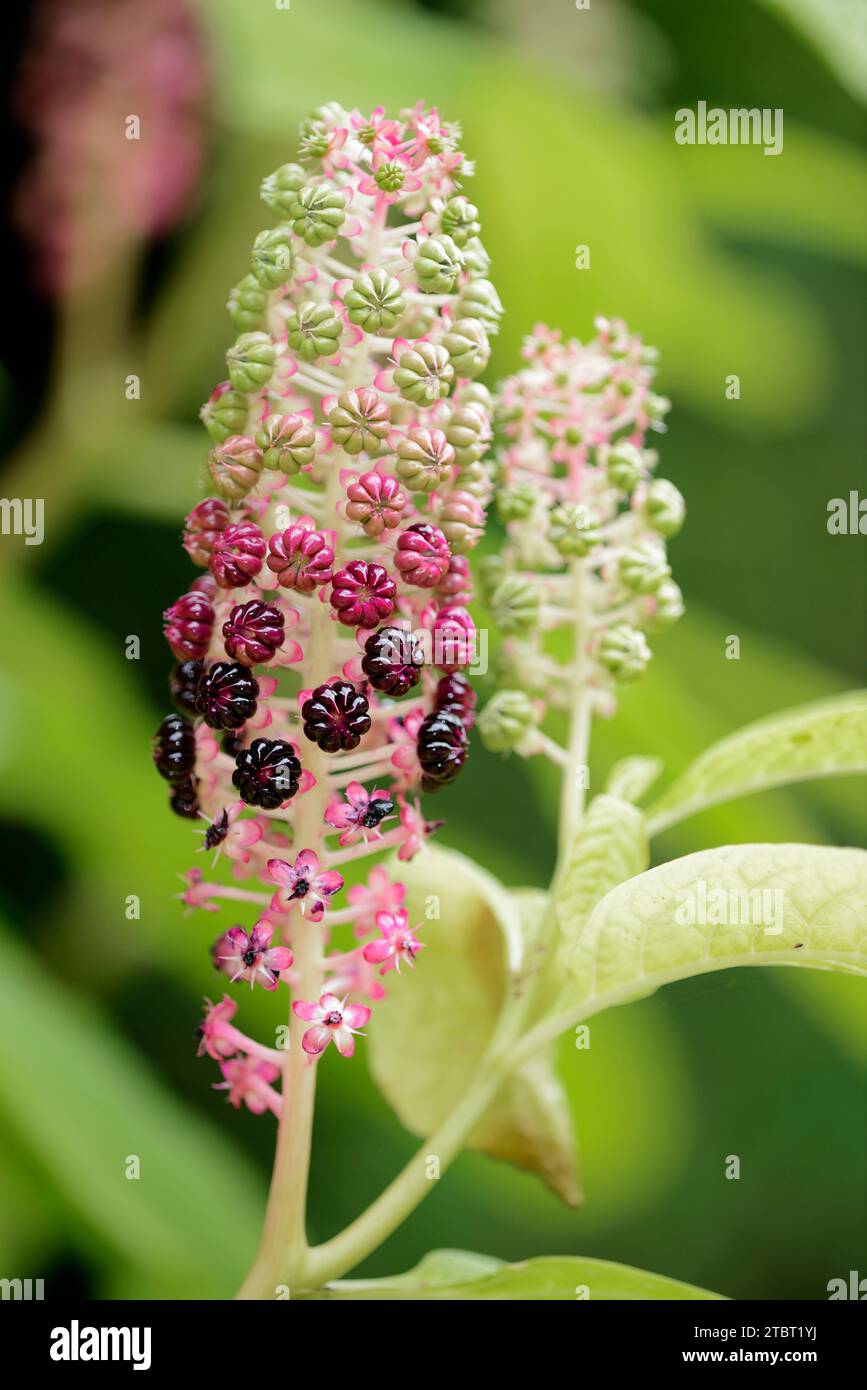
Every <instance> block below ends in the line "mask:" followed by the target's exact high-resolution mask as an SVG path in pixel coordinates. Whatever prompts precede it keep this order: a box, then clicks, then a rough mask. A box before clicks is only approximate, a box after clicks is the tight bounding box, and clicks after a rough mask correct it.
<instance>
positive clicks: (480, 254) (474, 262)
mask: <svg viewBox="0 0 867 1390" xmlns="http://www.w3.org/2000/svg"><path fill="white" fill-rule="evenodd" d="M463 250H464V266H465V268H466V269H467V270H468V271H469V273H470V274H471V275H475V276H478V277H480V278H481V277H483V276H486V275H487V273H488V271H489V270H490V268H491V258H490V256H489V255H488V253H487V251H486V250H485V248H484V246H483V245H482V243H481V242H480V241H479V238H478V237H477V236H474V237H470V240H469V241H468V242H467V244H466V246H465V247H464V248H463Z"/></svg>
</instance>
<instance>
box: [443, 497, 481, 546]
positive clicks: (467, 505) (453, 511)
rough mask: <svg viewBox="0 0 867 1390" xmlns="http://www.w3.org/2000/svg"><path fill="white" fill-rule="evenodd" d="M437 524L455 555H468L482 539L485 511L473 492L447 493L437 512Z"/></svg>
mask: <svg viewBox="0 0 867 1390" xmlns="http://www.w3.org/2000/svg"><path fill="white" fill-rule="evenodd" d="M437 524H438V526H439V528H440V530H441V531H442V533H443V535H444V536H445V538H446V540H447V541H448V543H449V545H450V547H451V550H452V554H453V555H466V554H467V552H468V551H470V550H473V549H474V548H475V547H476V546H477V545H478V543H479V541H480V540H481V539H482V535H483V533H484V529H485V509H484V507H483V506H482V504H481V503H480V502H479V500H478V498H477V497H474V496H473V495H472V493H471V492H463V491H461V490H460V489H456V490H455V491H452V492H447V493H446V494H445V496H444V498H443V500H442V502H441V503H440V506H439V509H438V511H437Z"/></svg>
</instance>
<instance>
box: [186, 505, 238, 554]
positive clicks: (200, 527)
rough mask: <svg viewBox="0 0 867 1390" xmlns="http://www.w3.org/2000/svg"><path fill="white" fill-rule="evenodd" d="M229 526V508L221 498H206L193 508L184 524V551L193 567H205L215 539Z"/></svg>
mask: <svg viewBox="0 0 867 1390" xmlns="http://www.w3.org/2000/svg"><path fill="white" fill-rule="evenodd" d="M228 524H229V508H228V507H227V506H226V504H225V502H224V501H223V499H222V498H221V497H206V498H205V499H204V501H203V502H199V504H198V506H195V507H193V510H192V511H191V512H190V514H189V516H188V517H187V519H186V522H185V523H184V550H185V551H186V552H187V554H188V555H189V557H190V559H191V560H192V562H193V564H194V565H202V566H205V565H207V563H208V561H209V560H210V558H211V552H212V551H213V549H214V545H215V543H216V540H217V537H218V536H219V535H220V532H221V531H225V529H226V527H227V526H228Z"/></svg>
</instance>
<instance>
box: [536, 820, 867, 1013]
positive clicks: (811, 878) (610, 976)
mask: <svg viewBox="0 0 867 1390" xmlns="http://www.w3.org/2000/svg"><path fill="white" fill-rule="evenodd" d="M567 965H568V969H569V971H570V973H571V975H572V977H573V980H574V981H575V983H576V985H577V995H575V994H574V993H573V995H572V1002H574V1003H575V1005H576V1011H579V1012H580V1014H581V1015H582V1016H587V1015H589V1014H590V1013H597V1012H599V1011H600V1010H601V1009H604V1008H608V1007H610V1006H611V1005H613V1004H622V1003H625V1002H626V1001H627V1000H629V999H633V998H635V997H636V996H638V995H644V994H647V993H651V992H652V991H653V990H655V989H658V988H659V986H660V985H664V984H668V983H669V982H671V981H673V980H681V979H686V978H687V977H688V976H691V975H700V974H704V973H706V972H708V971H712V970H724V969H727V968H729V967H731V966H736V965H797V966H813V967H815V968H818V969H827V970H845V971H849V972H852V973H856V974H860V975H865V974H867V851H864V850H856V849H828V848H825V847H817V846H814V845H728V846H726V847H725V848H723V849H714V850H704V851H702V852H701V853H699V854H689V855H687V856H686V857H685V858H683V859H675V860H673V861H672V862H671V863H670V864H663V865H661V866H660V867H659V868H656V869H650V870H648V872H647V873H644V874H639V875H638V877H637V878H634V879H631V880H630V881H629V882H627V883H624V884H621V886H620V887H619V888H615V889H614V891H613V892H611V893H609V894H608V895H607V897H605V898H604V899H603V900H602V902H601V903H600V904H599V905H598V907H597V908H596V909H595V910H594V912H593V913H592V915H591V917H590V920H589V922H588V923H587V925H586V927H585V929H584V931H583V932H582V933H581V935H580V937H579V938H578V939H577V941H576V942H575V943H574V945H573V947H572V949H571V951H570V952H569V954H568V960H567ZM568 1022H569V1020H568V1019H566V1020H565V1021H564V1027H565V1026H568Z"/></svg>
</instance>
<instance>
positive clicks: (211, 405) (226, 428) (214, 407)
mask: <svg viewBox="0 0 867 1390" xmlns="http://www.w3.org/2000/svg"><path fill="white" fill-rule="evenodd" d="M227 384H228V383H227ZM218 390H219V388H218ZM199 419H200V420H201V422H202V424H203V425H204V427H205V429H206V430H207V431H208V434H209V435H210V436H211V438H212V439H213V440H214V442H215V443H216V444H222V442H223V440H224V439H228V438H229V436H230V435H232V434H243V433H244V430H245V429H246V427H247V397H246V396H244V395H242V394H241V392H240V391H233V390H231V389H229V390H228V391H221V392H220V394H219V395H217V394H214V395H213V396H212V397H211V399H210V400H208V401H205V404H204V405H203V406H202V408H201V410H200V411H199Z"/></svg>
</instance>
